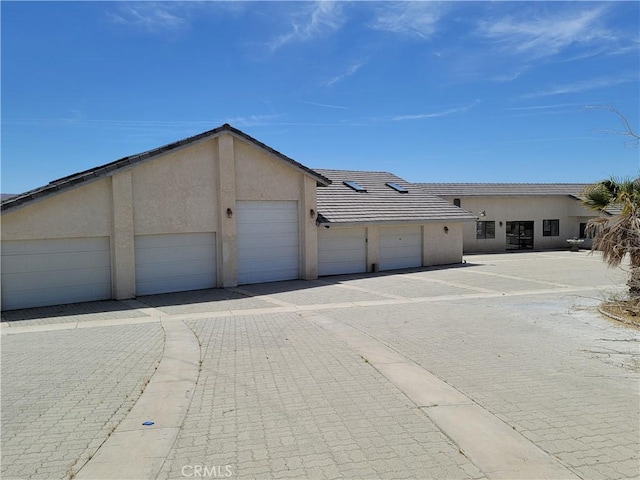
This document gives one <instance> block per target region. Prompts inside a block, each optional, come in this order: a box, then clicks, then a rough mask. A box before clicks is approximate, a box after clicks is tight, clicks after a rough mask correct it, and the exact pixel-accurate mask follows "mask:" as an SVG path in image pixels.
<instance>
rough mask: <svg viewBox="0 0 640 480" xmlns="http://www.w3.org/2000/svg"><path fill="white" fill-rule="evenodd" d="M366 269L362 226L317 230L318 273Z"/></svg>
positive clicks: (336, 273)
mask: <svg viewBox="0 0 640 480" xmlns="http://www.w3.org/2000/svg"><path fill="white" fill-rule="evenodd" d="M366 271H367V233H366V229H365V228H364V227H363V228H320V229H319V230H318V275H340V274H344V273H363V272H366Z"/></svg>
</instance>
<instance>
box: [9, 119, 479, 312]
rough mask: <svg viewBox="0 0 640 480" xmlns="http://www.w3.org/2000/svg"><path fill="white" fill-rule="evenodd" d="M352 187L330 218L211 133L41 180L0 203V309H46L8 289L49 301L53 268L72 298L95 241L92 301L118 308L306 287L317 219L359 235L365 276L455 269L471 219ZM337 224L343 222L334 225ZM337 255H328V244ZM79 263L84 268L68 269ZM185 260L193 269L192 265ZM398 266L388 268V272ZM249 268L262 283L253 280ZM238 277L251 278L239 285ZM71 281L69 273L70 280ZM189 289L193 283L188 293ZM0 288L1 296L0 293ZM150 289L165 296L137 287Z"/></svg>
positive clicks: (257, 157) (230, 140)
mask: <svg viewBox="0 0 640 480" xmlns="http://www.w3.org/2000/svg"><path fill="white" fill-rule="evenodd" d="M351 173H354V172H351ZM351 173H350V174H351ZM363 173H366V177H367V178H370V180H371V182H373V183H372V184H371V187H370V193H369V194H368V195H367V196H356V197H351V196H348V194H347V195H344V192H343V193H342V194H340V192H339V191H338V190H332V192H334V193H331V196H332V197H334V195H338V196H339V195H342V196H341V197H340V200H339V201H338V202H337V203H336V204H334V205H333V207H331V208H329V207H327V205H324V206H323V204H322V203H321V202H320V201H319V197H321V196H322V195H323V194H324V193H326V191H327V189H328V188H329V187H328V186H329V185H331V184H332V180H331V179H329V178H328V177H326V176H325V175H323V174H322V173H320V172H318V171H315V170H311V169H309V168H307V167H305V166H304V165H302V164H299V163H298V162H296V161H294V160H292V159H290V158H288V157H286V156H285V155H283V154H281V153H279V152H277V151H275V150H273V149H271V148H270V147H268V146H267V145H264V144H262V143H261V142H259V141H258V140H256V139H253V138H251V137H249V136H248V135H246V134H244V133H243V132H240V131H239V130H236V129H234V128H233V127H231V126H229V125H224V126H222V127H219V128H217V129H214V130H211V131H208V132H204V133H202V134H199V135H196V136H194V137H190V138H188V139H184V140H181V141H178V142H175V143H172V144H169V145H165V146H163V147H159V148H157V149H154V150H150V151H148V152H143V153H141V154H137V155H133V156H131V157H125V158H122V159H120V160H117V161H115V162H112V163H109V164H106V165H102V166H100V167H96V168H94V169H91V170H87V171H84V172H79V173H76V174H73V175H71V176H68V177H64V178H61V179H58V180H55V181H53V182H51V183H49V184H48V185H45V186H43V187H40V188H38V189H34V190H32V191H30V192H25V193H24V194H21V195H18V196H16V197H14V198H12V199H8V200H5V201H3V202H2V231H1V239H2V242H3V243H4V242H12V244H11V247H12V248H11V249H9V252H13V251H16V248H14V247H16V246H17V250H18V251H20V253H19V254H18V255H16V256H13V257H11V259H10V260H11V261H10V262H9V263H11V264H12V267H11V269H9V271H5V269H3V272H2V276H3V288H2V295H3V299H7V298H8V299H16V298H18V297H17V296H16V295H15V294H14V293H12V292H21V293H20V295H22V297H20V298H26V299H28V300H24V301H22V300H20V301H22V302H23V304H24V303H28V302H32V303H31V305H46V304H51V303H45V302H48V301H49V300H48V298H49V297H46V298H47V300H44V296H43V295H40V294H39V293H38V291H37V289H34V288H33V287H32V285H31V283H30V281H27V280H20V279H21V278H24V279H26V278H33V275H36V276H38V278H43V279H45V281H44V283H43V285H44V287H42V288H41V290H42V291H44V290H43V289H47V288H48V289H49V290H48V292H52V291H54V290H55V283H56V277H57V276H58V272H59V270H56V269H55V268H53V267H51V268H48V267H47V265H48V264H50V263H51V259H52V258H54V256H55V261H54V262H53V263H56V262H57V263H56V264H61V263H64V264H65V265H69V266H70V269H69V270H70V271H67V272H66V273H63V275H66V278H74V279H75V280H74V281H75V283H73V285H74V288H75V286H78V285H83V282H84V279H85V277H86V278H89V276H91V275H92V274H93V273H92V272H96V271H97V269H96V268H94V267H93V266H92V265H90V264H89V263H90V262H87V261H86V259H87V255H89V256H90V258H91V259H94V257H95V255H97V253H95V254H92V253H88V254H87V252H93V251H94V250H92V248H93V247H92V246H91V245H94V244H96V242H95V240H96V239H100V242H101V245H102V247H101V250H100V252H101V253H100V255H102V256H101V257H100V259H101V260H100V261H101V262H102V263H101V265H102V266H101V268H102V271H103V272H104V273H103V276H102V283H100V285H102V287H100V288H102V293H101V297H100V299H103V298H105V295H108V291H109V288H110V289H111V296H112V298H115V299H127V298H134V297H135V296H136V295H137V294H138V292H137V291H136V289H137V288H140V290H141V291H142V290H145V288H146V290H145V293H147V294H149V293H161V292H167V291H175V290H171V288H172V287H173V286H175V285H178V283H176V282H182V283H179V285H180V287H179V288H182V289H190V288H193V287H192V286H191V285H193V284H194V282H195V284H196V285H197V287H196V288H211V287H213V286H216V287H233V286H236V285H238V281H239V278H240V280H241V281H242V282H251V281H265V279H264V278H265V277H268V278H269V281H271V280H273V279H274V278H273V277H274V276H275V274H273V273H271V274H270V275H265V274H264V272H267V271H268V272H273V271H275V270H277V268H274V267H272V265H276V266H284V265H285V264H286V265H287V266H286V268H285V269H286V272H287V273H284V274H278V275H281V277H284V276H286V278H276V279H278V280H283V279H290V278H294V277H297V278H300V279H307V280H310V279H315V278H317V277H318V270H319V268H318V267H319V265H318V262H319V260H318V250H319V242H318V229H319V228H324V227H325V224H326V222H327V217H326V215H325V214H326V211H325V210H331V215H337V217H338V221H332V222H329V223H330V225H329V224H326V227H327V228H329V227H330V226H331V228H337V229H339V228H341V227H348V226H349V225H350V224H351V223H353V222H354V221H355V223H357V224H358V225H359V226H360V227H362V228H363V229H364V231H365V232H366V239H365V242H364V243H365V246H364V247H363V249H364V250H366V252H365V251H364V250H361V251H362V253H363V256H362V259H363V261H364V259H365V256H366V271H373V270H376V269H378V268H382V265H381V261H382V263H385V265H386V268H405V267H406V265H408V263H406V262H405V264H404V266H402V265H403V264H402V261H404V259H405V258H409V260H408V262H409V263H410V266H417V265H423V266H430V265H441V264H451V263H459V262H461V261H462V244H463V231H466V227H464V228H463V223H465V222H467V223H468V222H471V223H473V217H472V216H471V215H469V214H468V213H467V212H463V211H462V210H460V209H458V208H451V206H450V205H449V204H447V203H446V202H445V201H442V200H441V199H439V198H436V197H433V196H424V195H422V193H421V191H420V189H411V193H408V194H407V193H404V194H402V193H399V192H398V191H396V190H395V189H391V188H390V187H389V186H388V185H387V184H386V183H385V182H388V181H389V178H391V181H393V182H404V181H402V180H401V179H399V178H397V177H395V176H393V175H392V174H388V173H381V172H368V173H367V172H363ZM404 183H405V184H406V185H408V184H407V183H406V182H404ZM339 186H342V182H340V183H339ZM323 189H324V191H323ZM322 191H323V193H321V192H322ZM323 198H325V199H326V195H325V197H323ZM335 198H337V197H335ZM421 198H425V199H426V202H427V204H425V205H426V206H425V205H423V204H422V203H421V202H420V201H418V199H421ZM412 199H414V200H412ZM269 202H272V203H271V204H269ZM329 203H330V202H329ZM336 205H337V206H336ZM367 205H368V206H367ZM320 207H322V208H320ZM361 208H366V209H367V212H368V213H366V215H365V213H363V212H364V211H362V210H361ZM319 209H321V210H322V209H325V210H323V211H319ZM342 211H345V212H346V211H348V213H347V216H349V215H351V217H353V218H351V217H349V218H347V221H345V220H344V219H342V220H341V219H340V218H341V212H342ZM250 212H253V213H250ZM256 212H257V213H256ZM283 212H285V213H283ZM282 215H284V216H285V218H283V217H282ZM238 217H239V218H238ZM394 218H395V219H394ZM323 222H325V224H323ZM394 229H395V230H394ZM390 232H391V235H390ZM262 235H265V236H268V238H269V240H265V238H263V237H262ZM393 237H396V238H393ZM69 239H74V240H73V242H71V241H70V240H69ZM29 240H34V241H36V242H30V245H31V246H34V245H36V247H37V249H38V251H30V250H29V251H27V250H28V248H26V247H28V245H25V244H26V243H27V241H29ZM60 240H62V243H63V244H64V249H66V250H69V251H64V252H59V250H55V249H52V247H53V245H54V244H55V245H56V246H58V247H59V246H60V244H61V242H60ZM67 240H68V241H67ZM247 240H251V241H247ZM21 241H23V242H24V243H23V244H21V243H20V242H21ZM394 242H395V243H394ZM71 243H73V245H74V246H70V244H71ZM6 245H8V244H6ZM78 245H80V246H78ZM107 245H108V251H107ZM274 245H275V246H274ZM76 246H77V247H76ZM337 246H338V250H339V249H340V244H338V245H337ZM36 247H34V248H36ZM74 248H75V249H76V250H74ZM268 248H271V249H272V250H268ZM82 249H84V250H82ZM277 249H283V250H284V252H285V253H282V252H281V251H280V250H277ZM390 249H391V250H390ZM80 250H82V253H83V255H84V256H75V255H76V254H78V253H79V252H80ZM276 250H277V251H276ZM296 251H297V253H296ZM390 251H391V253H393V255H396V254H397V255H396V256H393V255H391V253H390ZM257 252H262V253H263V255H262V256H257V255H256V253H257ZM381 252H382V253H381ZM209 253H211V254H210V255H209ZM343 253H344V252H343ZM405 254H406V255H405ZM7 255H14V254H13V253H8V254H7ZM60 255H63V257H64V258H63V257H61V256H60ZM65 255H66V256H65ZM193 255H197V257H194V258H195V260H194V259H192V258H191V257H192V256H193ZM407 256H408V257H407ZM187 257H189V260H187ZM3 258H4V257H3ZM6 258H9V257H8V256H7V257H6ZM80 258H82V259H85V260H78V259H80ZM341 258H344V255H343V256H342V257H341ZM398 258H399V259H400V260H397V261H396V260H394V261H395V263H393V261H390V260H389V259H398ZM61 259H62V260H61ZM187 261H191V262H194V264H193V266H188V267H186V268H182V269H180V268H178V267H177V266H178V265H181V266H184V265H189V264H187V263H186V262H187ZM336 261H338V260H337V257H334V263H335V262H336ZM340 261H341V260H340ZM83 262H87V263H86V264H83ZM259 262H262V263H261V267H262V270H260V269H258V268H256V264H257V263H259ZM207 265H210V267H211V268H206V266H207ZM239 265H241V267H242V268H241V273H240V274H239ZM397 265H400V266H397ZM203 266H204V268H199V267H203ZM23 267H24V268H23ZM21 268H22V270H21ZM283 268H284V267H283ZM359 268H362V266H361V267H359ZM92 269H93V270H92ZM177 270H180V272H178V271H177ZM247 270H248V272H249V274H251V275H253V274H255V275H254V277H251V278H249V277H248V276H247ZM79 271H82V273H81V274H80V273H78V274H76V273H73V272H79ZM360 271H362V270H360ZM25 272H27V274H28V275H31V277H27V276H25V275H24V274H25ZM185 272H186V273H185ZM342 273H347V272H342ZM198 275H200V277H199V278H202V279H203V280H197V281H196V280H190V279H193V278H194V277H197V276H198ZM136 276H138V277H139V278H138V280H139V281H138V282H137V281H136V280H137V279H136ZM109 277H110V283H109ZM91 278H92V279H94V277H91ZM149 279H151V280H149ZM158 279H160V280H158ZM5 280H9V281H8V282H7V283H9V284H11V287H10V288H5V286H4V285H5ZM158 282H166V284H162V285H160V286H159V287H153V288H150V287H148V285H149V284H150V283H154V284H155V283H158ZM198 282H200V283H198ZM205 283H206V285H205ZM47 285H48V286H47ZM92 285H93V284H92ZM144 285H147V287H144ZM183 285H186V286H188V287H189V288H183ZM38 288H40V287H38ZM154 288H155V290H154ZM167 288H168V289H167ZM161 289H162V290H161ZM38 295H40V298H39V299H38V298H36V297H37V296H38ZM87 295H88V296H91V295H93V294H92V293H89V294H87ZM74 298H75V297H74ZM82 298H83V299H84V300H83V301H88V300H95V299H98V298H86V297H82ZM3 301H5V302H6V300H3ZM20 301H17V300H15V301H9V303H10V304H11V305H12V306H11V307H10V308H21V306H24V305H21V306H15V305H18V304H19V303H20ZM26 306H30V305H26Z"/></svg>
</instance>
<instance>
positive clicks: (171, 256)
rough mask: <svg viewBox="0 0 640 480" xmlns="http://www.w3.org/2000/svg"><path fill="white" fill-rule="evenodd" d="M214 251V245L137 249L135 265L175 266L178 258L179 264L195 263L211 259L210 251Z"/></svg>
mask: <svg viewBox="0 0 640 480" xmlns="http://www.w3.org/2000/svg"><path fill="white" fill-rule="evenodd" d="M212 249H213V250H215V245H212V244H207V245H202V244H200V245H189V244H187V245H184V246H183V247H177V246H172V247H166V248H163V247H152V248H139V249H138V250H137V255H136V263H138V264H139V265H146V264H148V263H155V264H158V265H161V264H162V263H167V264H170V265H174V266H175V267H179V266H180V265H179V264H178V265H175V263H176V262H175V258H179V259H180V262H197V261H199V260H202V259H207V258H210V257H211V251H212Z"/></svg>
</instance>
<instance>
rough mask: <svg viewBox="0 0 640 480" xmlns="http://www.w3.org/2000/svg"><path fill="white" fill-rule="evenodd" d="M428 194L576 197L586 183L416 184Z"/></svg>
mask: <svg viewBox="0 0 640 480" xmlns="http://www.w3.org/2000/svg"><path fill="white" fill-rule="evenodd" d="M416 185H420V186H421V187H423V188H424V189H426V190H427V191H428V192H429V193H431V194H433V195H440V196H459V197H465V196H503V195H511V196H530V195H574V196H578V195H580V194H581V193H582V191H583V190H584V189H585V188H586V187H587V186H588V185H589V184H587V183H418V184H416Z"/></svg>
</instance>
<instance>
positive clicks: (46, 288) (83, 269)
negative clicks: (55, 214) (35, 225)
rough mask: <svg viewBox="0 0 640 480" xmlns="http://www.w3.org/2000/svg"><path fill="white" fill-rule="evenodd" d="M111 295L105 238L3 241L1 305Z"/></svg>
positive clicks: (23, 305) (31, 304)
mask: <svg viewBox="0 0 640 480" xmlns="http://www.w3.org/2000/svg"><path fill="white" fill-rule="evenodd" d="M109 298H111V261H110V255H109V238H108V237H92V238H66V239H55V240H53V239H52V240H25V241H7V242H2V308H3V309H4V310H10V309H15V308H26V307H39V306H45V305H59V304H63V303H75V302H87V301H91V300H105V299H109Z"/></svg>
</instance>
